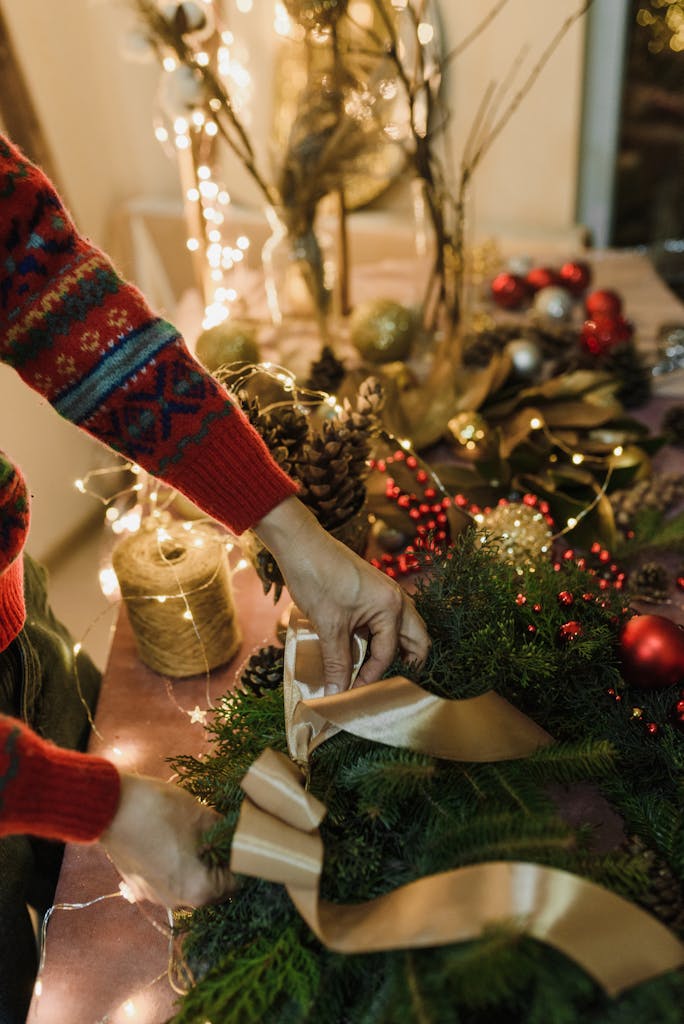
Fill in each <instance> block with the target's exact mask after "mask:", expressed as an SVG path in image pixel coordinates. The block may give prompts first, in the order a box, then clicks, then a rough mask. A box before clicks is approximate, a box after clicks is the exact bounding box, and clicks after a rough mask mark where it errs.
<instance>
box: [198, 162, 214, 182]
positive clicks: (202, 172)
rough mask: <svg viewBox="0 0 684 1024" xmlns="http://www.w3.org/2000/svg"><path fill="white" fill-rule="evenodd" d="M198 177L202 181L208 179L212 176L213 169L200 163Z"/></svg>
mask: <svg viewBox="0 0 684 1024" xmlns="http://www.w3.org/2000/svg"><path fill="white" fill-rule="evenodd" d="M197 177H198V178H199V180H200V181H208V179H209V178H211V170H210V168H209V167H207V165H206V164H200V166H199V167H198V168H197Z"/></svg>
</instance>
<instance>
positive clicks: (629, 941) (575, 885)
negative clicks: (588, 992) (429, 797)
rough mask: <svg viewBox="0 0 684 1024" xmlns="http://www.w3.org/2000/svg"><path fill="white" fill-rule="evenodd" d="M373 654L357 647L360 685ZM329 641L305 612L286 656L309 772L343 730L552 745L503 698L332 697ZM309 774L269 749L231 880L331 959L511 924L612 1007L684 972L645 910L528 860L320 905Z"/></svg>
mask: <svg viewBox="0 0 684 1024" xmlns="http://www.w3.org/2000/svg"><path fill="white" fill-rule="evenodd" d="M363 653H364V647H363V644H362V642H360V641H356V650H355V655H354V663H355V674H356V673H357V672H358V669H359V668H360V665H361V663H362V661H363ZM322 680H323V672H322V660H321V655H320V645H319V644H318V638H317V637H316V635H315V634H314V633H313V632H312V631H311V628H310V626H309V625H308V623H307V622H306V620H304V619H303V618H302V617H301V615H300V613H298V612H297V611H296V610H295V612H294V613H293V617H292V618H291V620H290V627H289V629H288V637H287V642H286V649H285V709H286V727H287V730H288V744H289V749H290V753H291V755H292V757H293V758H294V759H295V760H297V761H298V762H299V763H300V764H302V765H304V766H305V765H306V763H307V762H308V757H309V754H310V753H311V751H312V750H313V749H315V747H316V746H318V745H319V744H320V743H322V742H323V741H324V740H325V739H327V738H328V737H329V736H331V735H334V733H335V732H338V731H339V730H340V729H345V730H347V731H349V732H352V733H354V735H357V736H364V737H367V738H369V739H374V740H378V741H381V742H383V743H388V744H390V745H393V746H407V747H410V749H412V750H420V751H423V752H425V753H428V754H431V755H432V756H437V757H444V758H449V759H452V760H479V761H484V760H495V759H506V758H513V757H524V756H525V755H526V754H529V753H531V752H532V751H533V750H535V749H536V748H538V747H539V746H542V745H545V744H548V743H550V742H552V739H551V737H550V736H549V735H548V733H546V732H544V730H542V729H540V728H539V727H538V726H537V725H535V723H534V722H532V721H531V720H530V719H528V718H527V717H526V716H525V715H523V714H521V712H519V711H517V710H516V709H515V708H514V707H513V706H512V705H510V704H508V702H507V701H505V700H503V698H501V697H498V695H497V694H495V693H486V694H483V695H482V696H481V697H475V698H472V699H470V700H463V701H450V700H445V699H443V698H439V697H433V696H432V695H431V694H427V693H426V692H425V691H424V690H422V689H421V688H420V687H418V686H416V685H415V684H414V683H411V682H410V681H409V680H407V679H403V678H401V677H396V678H394V679H390V680H384V681H382V682H380V683H375V684H371V685H370V686H365V687H360V688H359V689H358V690H354V689H351V690H348V691H345V692H344V693H342V694H335V695H334V696H330V697H326V696H321V694H322V693H323V683H322ZM304 783H305V779H304V775H303V773H302V772H301V771H300V770H299V769H298V768H297V767H296V765H294V764H293V763H292V761H290V760H288V758H286V757H285V756H284V755H282V754H278V753H276V752H274V751H273V750H270V749H267V750H265V751H264V752H263V753H262V754H261V755H260V757H259V758H258V759H257V760H256V761H255V762H254V764H253V765H252V767H251V768H250V769H249V771H248V773H247V775H246V776H245V778H244V779H243V781H242V788H243V790H244V791H245V798H244V800H243V803H242V809H241V812H240V820H239V822H238V827H237V829H236V832H235V837H234V840H233V847H232V854H231V869H232V870H233V871H234V872H237V873H240V874H245V875H253V876H255V877H258V878H265V879H267V880H269V881H273V882H278V883H280V884H282V885H285V886H286V888H287V891H288V893H289V895H290V898H291V899H292V901H293V903H294V905H295V907H296V908H297V910H298V912H299V913H300V914H301V916H302V917H303V918H304V920H305V921H306V923H307V924H308V926H309V927H310V928H311V930H312V931H313V932H314V933H315V935H316V936H317V937H318V938H319V940H320V941H321V942H322V943H323V944H324V945H325V946H327V947H328V948H329V949H332V950H335V951H336V952H340V953H369V952H378V951H381V950H390V949H412V948H416V947H428V946H440V945H446V944H448V943H452V942H465V941H468V940H472V939H476V938H478V937H479V936H480V935H481V934H482V931H483V929H484V928H486V927H487V926H489V925H494V924H501V923H502V922H508V923H509V924H511V925H512V926H513V927H514V928H516V929H518V930H519V931H520V933H521V934H525V935H528V936H531V937H533V938H535V939H539V940H540V941H542V942H546V943H548V944H549V945H551V946H554V947H555V948H556V949H559V950H560V951H561V952H562V953H564V954H565V955H566V956H568V957H570V958H571V959H573V960H575V961H576V962H577V963H578V964H580V966H582V967H583V968H584V970H585V971H587V973H588V974H590V975H591V976H592V977H593V978H594V979H595V980H596V981H597V982H598V983H599V984H600V985H602V987H603V988H604V989H605V990H606V992H607V993H608V994H609V995H611V996H615V995H617V994H618V993H620V992H621V991H623V990H624V989H626V988H630V987H631V986H633V985H637V984H639V983H640V982H643V981H646V980H648V979H649V978H653V977H656V976H657V975H659V974H662V973H665V972H666V971H670V970H674V969H676V968H678V967H682V966H684V946H683V945H682V944H681V943H680V942H679V940H678V939H677V937H676V936H675V935H674V934H673V933H672V932H670V931H669V930H668V929H667V928H665V927H664V925H662V924H660V923H659V922H658V921H657V920H656V919H655V918H654V917H652V916H651V915H650V914H647V913H646V912H645V911H643V910H641V909H640V908H639V907H637V906H636V905H635V904H633V903H630V902H629V901H628V900H625V899H623V898H622V897H620V896H616V895H615V894H614V893H612V892H610V891H609V890H607V889H604V888H602V887H601V886H599V885H596V884H595V883H593V882H588V881H586V880H584V879H582V878H580V877H579V876H577V875H572V874H570V873H568V872H567V871H560V870H558V869H556V868H548V867H543V866H542V865H539V864H532V863H527V862H524V861H510V862H509V861H492V862H489V863H484V864H476V865H471V866H468V867H462V868H456V869H455V870H452V871H445V872H441V873H439V874H436V875H429V876H428V877H426V878H421V879H418V880H417V881H415V882H411V883H409V884H408V885H404V886H401V887H400V888H397V889H394V890H393V891H392V892H389V893H387V894H385V895H384V896H379V897H378V898H376V899H373V900H369V901H368V902H366V903H361V904H353V905H343V904H336V903H329V902H326V901H324V900H321V899H320V898H319V883H320V876H321V871H322V866H323V843H322V840H321V838H320V835H319V833H318V825H319V824H320V822H321V821H322V820H323V817H324V816H325V807H324V806H323V804H322V803H321V802H320V801H319V800H317V799H316V797H314V796H312V794H311V793H309V792H307V790H306V789H305V785H304Z"/></svg>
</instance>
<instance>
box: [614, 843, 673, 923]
mask: <svg viewBox="0 0 684 1024" xmlns="http://www.w3.org/2000/svg"><path fill="white" fill-rule="evenodd" d="M621 849H622V850H624V851H625V853H628V854H629V855H630V856H631V857H634V858H636V859H639V860H641V861H642V863H643V866H644V867H645V868H646V870H647V872H648V879H649V885H648V889H647V890H646V891H645V892H644V893H643V894H642V897H641V899H640V900H639V901H638V902H639V903H640V904H641V905H642V906H643V907H645V908H646V909H647V910H650V912H651V913H652V914H655V916H656V917H658V918H659V919H660V920H661V921H662V922H663V923H664V924H666V925H668V926H669V927H670V928H673V929H674V930H675V931H680V932H681V931H682V929H684V891H682V887H681V885H680V883H679V881H678V880H677V878H676V876H675V875H674V874H673V873H672V871H671V870H670V868H669V867H668V865H667V863H666V861H665V860H663V858H662V857H660V856H659V855H658V854H657V853H656V852H655V850H652V849H651V848H650V847H649V846H647V845H646V843H645V842H644V840H643V839H642V838H641V837H640V836H637V835H630V836H627V838H626V839H625V841H624V843H622V845H621Z"/></svg>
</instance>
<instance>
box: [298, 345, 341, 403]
mask: <svg viewBox="0 0 684 1024" xmlns="http://www.w3.org/2000/svg"><path fill="white" fill-rule="evenodd" d="M344 374H345V370H344V366H343V364H342V363H341V362H340V360H339V359H338V358H337V356H336V355H335V353H334V352H333V350H332V349H331V347H330V345H324V346H323V348H322V349H321V354H320V356H319V357H318V359H317V360H316V362H315V363H312V364H311V368H310V369H309V377H308V379H307V381H306V383H305V385H304V387H307V388H309V389H310V390H311V391H325V392H327V393H328V394H334V392H335V391H337V389H338V387H339V386H340V384H341V383H342V381H343V379H344Z"/></svg>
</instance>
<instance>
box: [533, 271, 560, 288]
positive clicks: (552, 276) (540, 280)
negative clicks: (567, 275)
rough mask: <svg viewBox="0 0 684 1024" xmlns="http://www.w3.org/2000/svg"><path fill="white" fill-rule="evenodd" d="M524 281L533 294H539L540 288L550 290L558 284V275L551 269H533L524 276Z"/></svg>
mask: <svg viewBox="0 0 684 1024" xmlns="http://www.w3.org/2000/svg"><path fill="white" fill-rule="evenodd" d="M525 281H526V282H527V284H528V285H529V287H530V288H531V289H532V291H533V292H539V291H541V290H542V288H551V287H553V286H554V285H558V284H559V283H560V277H559V276H558V273H557V272H556V271H555V270H553V269H552V268H551V267H533V268H532V270H530V271H528V273H527V274H526V275H525Z"/></svg>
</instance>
